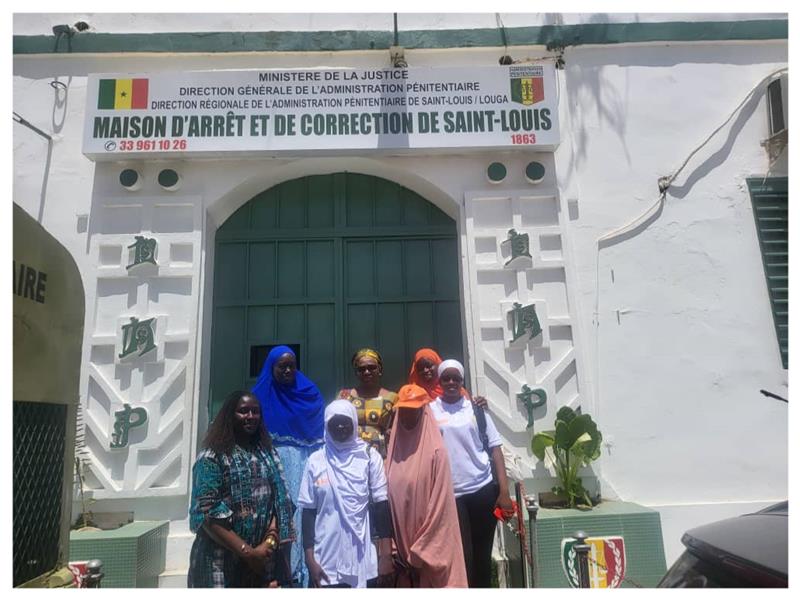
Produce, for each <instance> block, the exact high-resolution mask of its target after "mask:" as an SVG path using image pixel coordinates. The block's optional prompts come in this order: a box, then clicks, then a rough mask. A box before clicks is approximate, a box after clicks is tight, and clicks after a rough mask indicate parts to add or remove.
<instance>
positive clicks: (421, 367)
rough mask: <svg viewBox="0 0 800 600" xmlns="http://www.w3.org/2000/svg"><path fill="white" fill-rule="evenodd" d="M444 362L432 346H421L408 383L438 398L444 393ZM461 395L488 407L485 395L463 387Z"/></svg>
mask: <svg viewBox="0 0 800 600" xmlns="http://www.w3.org/2000/svg"><path fill="white" fill-rule="evenodd" d="M440 364H442V357H441V356H439V354H438V353H437V352H436V350H433V349H431V348H420V349H419V350H417V353H416V354H415V355H414V362H412V363H411V371H410V372H409V373H408V383H411V384H414V385H418V386H419V387H421V388H423V389H424V390H425V391H426V392H427V393H428V396H430V398H431V400H436V398H438V397H439V396H441V395H442V386H441V385H439V372H438V369H439V365H440ZM461 395H462V396H464V397H465V398H469V399H470V400H472V401H473V402H474V403H475V404H477V405H478V406H480V407H481V408H483V409H488V402H487V401H486V398H484V397H483V396H475V397H474V398H473V397H472V396H471V395H470V393H469V392H468V391H467V388H463V387H462V388H461Z"/></svg>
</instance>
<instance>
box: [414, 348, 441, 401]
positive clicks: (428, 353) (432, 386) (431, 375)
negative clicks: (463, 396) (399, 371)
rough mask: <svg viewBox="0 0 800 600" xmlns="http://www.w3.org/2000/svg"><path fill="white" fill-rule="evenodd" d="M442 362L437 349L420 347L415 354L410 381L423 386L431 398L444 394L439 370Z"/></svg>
mask: <svg viewBox="0 0 800 600" xmlns="http://www.w3.org/2000/svg"><path fill="white" fill-rule="evenodd" d="M441 363H442V357H441V356H439V355H438V354H437V353H436V350H432V349H430V348H420V349H419V350H417V353H416V354H415V355H414V362H413V363H411V371H410V372H409V374H408V383H411V384H414V385H418V386H419V387H421V388H423V389H424V390H425V391H426V392H427V393H428V396H429V397H430V398H431V399H433V398H438V397H439V396H441V395H442V387H441V386H440V385H439V373H438V372H437V369H438V368H439V365H440V364H441Z"/></svg>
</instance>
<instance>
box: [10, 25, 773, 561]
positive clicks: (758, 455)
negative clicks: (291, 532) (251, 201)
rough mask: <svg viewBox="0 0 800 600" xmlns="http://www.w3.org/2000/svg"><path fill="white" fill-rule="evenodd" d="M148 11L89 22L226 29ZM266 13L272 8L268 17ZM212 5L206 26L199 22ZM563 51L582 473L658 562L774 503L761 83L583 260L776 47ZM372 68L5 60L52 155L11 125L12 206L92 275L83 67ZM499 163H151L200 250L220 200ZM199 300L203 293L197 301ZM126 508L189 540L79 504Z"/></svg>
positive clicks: (198, 401)
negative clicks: (629, 504) (594, 450)
mask: <svg viewBox="0 0 800 600" xmlns="http://www.w3.org/2000/svg"><path fill="white" fill-rule="evenodd" d="M73 17H74V20H78V19H79V18H88V16H87V15H71V16H69V15H37V16H36V18H33V17H31V16H30V15H17V16H16V17H15V24H14V26H15V33H17V34H23V33H24V34H32V33H49V28H50V26H51V25H52V24H58V23H62V22H74V20H73ZM151 17H152V16H147V17H144V16H140V17H136V18H134V17H133V16H131V15H115V18H112V17H111V16H109V15H106V16H105V17H104V18H107V19H108V21H107V22H108V23H109V24H110V23H114V24H115V25H114V26H115V27H118V29H115V31H125V30H126V27H127V28H133V29H130V30H131V31H157V30H159V29H158V28H157V27H156V25H158V27H161V26H163V27H164V29H161V30H172V31H175V30H178V28H179V27H191V28H196V29H195V30H202V29H203V28H204V27H206V28H207V29H213V30H220V29H222V28H221V27H220V26H215V27H208V26H205V25H204V20H203V19H202V18H200V19H198V20H197V21H194V20H191V21H190V20H187V19H186V18H185V17H182V18H181V19H179V20H178V21H180V25H179V24H178V21H169V20H164V19H161V20H159V22H158V24H156V22H155V21H148V19H151ZM268 17H270V18H274V19H278V17H279V15H268ZM290 17H291V18H290ZM383 17H387V19H388V18H389V17H390V15H389V16H387V15H382V16H381V18H383ZM518 17H519V18H520V19H522V20H521V21H520V22H514V20H511V19H506V18H505V17H504V22H505V24H506V26H514V25H535V24H541V23H540V21H538V20H537V19H538V18H539V17H538V16H536V18H533V17H532V18H530V19H528V20H524V19H523V16H522V15H518ZM219 18H220V17H218V16H217V15H214V16H213V17H209V19H210V20H211V22H213V23H215V24H216V23H218V21H216V19H219ZM265 18H266V17H265ZM282 18H283V17H282ZM285 18H286V19H287V20H286V21H281V23H283V24H284V25H283V26H285V27H286V28H288V29H297V30H301V29H303V26H302V25H301V24H300V22H301V21H303V20H304V19H308V22H307V28H308V29H342V28H350V27H353V28H355V27H356V26H355V25H345V24H344V23H351V22H356V23H360V22H363V23H368V22H369V23H372V21H370V20H369V19H375V18H377V17H376V16H374V15H373V16H355V15H338V16H337V19H332V18H331V19H328V20H326V19H325V16H324V15H316V16H313V17H311V16H304V17H299V16H297V15H290V16H286V17H285ZM429 18H430V20H429V21H425V19H423V18H422V17H420V19H421V20H420V23H421V24H420V25H415V28H423V25H422V23H428V25H429V26H439V25H437V24H441V23H446V26H447V27H451V26H452V27H459V26H461V27H463V26H466V25H465V24H464V23H467V22H473V21H472V19H479V18H480V19H483V20H482V21H480V24H478V25H476V26H481V27H491V26H493V18H492V19H489V20H491V21H492V22H491V23H489V22H486V23H484V21H485V20H486V19H487V17H486V16H485V15H483V16H481V15H468V16H463V20H460V19H455V18H454V19H448V20H446V21H437V19H438V17H435V16H430V17H429ZM576 18H577V17H576ZM581 18H584V17H581ZM585 18H587V19H588V17H585ZM699 18H700V17H699ZM142 19H144V20H142ZM340 19H341V20H340ZM360 19H364V21H360ZM721 19H722V17H720V18H718V19H715V20H721ZM669 20H678V19H672V18H670V19H669ZM90 22H91V21H90ZM98 22H101V21H98ZM267 22H268V21H267ZM276 22H277V21H276ZM401 22H402V21H401ZM145 23H146V26H145ZM168 23H169V24H168ZM187 23H191V25H189V24H187ZM230 23H231V24H230V28H233V29H236V30H246V27H245V26H244V24H242V26H238V25H239V24H240V22H239V21H238V20H232V21H231V22H230ZM248 23H252V21H248ZM93 24H94V23H93ZM390 24H391V23H390V22H389V25H390ZM248 26H249V25H248ZM252 26H253V27H255V28H257V29H261V30H264V29H269V28H276V27H277V26H275V25H273V26H267V25H259V26H258V27H256V26H255V25H252ZM442 26H444V25H442ZM108 27H109V29H107V30H111V25H109V26H108ZM369 28H378V27H377V25H370V27H369ZM526 51H529V52H531V53H533V52H539V53H540V54H541V53H542V49H541V48H538V49H537V48H530V49H520V54H524V53H525V52H526ZM515 53H516V51H515ZM531 55H533V54H531ZM537 55H539V54H537ZM407 58H409V60H410V62H412V64H414V65H420V66H422V65H446V64H451V65H459V64H487V65H489V64H496V61H497V52H496V51H488V50H482V49H472V50H462V51H458V50H456V51H453V50H437V51H416V52H414V53H413V54H408V53H407ZM565 60H566V69H565V70H564V71H562V72H560V83H561V87H560V91H561V126H562V145H561V147H560V148H559V150H558V151H557V152H556V154H555V171H556V173H557V175H558V186H559V190H560V193H561V196H562V197H563V198H564V200H565V202H567V203H568V204H569V206H570V207H571V208H570V215H569V223H568V225H567V226H568V229H569V236H570V240H571V247H572V255H573V261H574V262H573V274H574V280H575V283H576V285H575V289H574V292H573V293H575V295H576V300H577V304H576V310H577V315H578V317H577V322H578V323H577V327H579V328H580V331H581V336H580V337H581V340H582V344H583V346H584V347H583V348H581V352H582V353H583V354H584V356H585V362H586V364H587V369H586V370H585V373H584V375H583V376H584V377H585V385H586V386H587V389H586V390H585V396H584V397H585V402H586V405H587V406H590V407H591V412H592V414H593V415H594V417H595V419H596V420H597V422H598V424H599V425H600V428H601V430H602V431H603V433H604V437H605V441H606V444H605V446H604V450H603V456H602V458H601V461H600V463H599V465H598V466H597V467H596V469H595V471H596V472H599V473H601V474H602V476H603V480H604V487H603V493H604V495H606V496H607V497H614V496H618V497H620V498H622V499H624V500H630V501H635V502H639V503H642V504H646V505H650V506H653V507H655V508H657V509H658V510H660V511H661V512H662V524H663V526H664V537H665V547H666V548H667V562H668V564H669V563H670V562H671V561H672V560H674V558H675V557H676V556H677V554H678V553H679V550H680V547H679V544H678V543H677V542H678V540H679V538H680V534H681V533H682V532H683V531H684V530H685V529H686V528H687V527H690V526H693V525H695V524H699V523H701V522H705V521H708V520H715V519H716V518H717V517H719V518H723V517H725V516H729V514H732V513H735V512H737V511H739V507H740V506H741V507H742V508H743V510H741V511H740V512H746V511H749V510H751V507H759V508H760V507H761V506H763V505H764V504H767V503H769V502H772V501H777V500H779V499H782V498H785V497H786V496H787V494H788V490H787V430H786V426H787V418H786V417H787V407H786V405H785V404H782V403H777V402H774V401H770V400H767V399H765V398H763V397H762V396H761V395H760V394H759V393H758V390H759V389H761V388H764V389H768V390H771V391H773V392H776V393H778V394H781V395H784V396H785V395H786V385H787V373H786V371H784V370H783V369H782V368H781V365H780V359H779V355H778V352H777V344H776V341H775V334H774V327H773V324H772V316H771V313H770V306H769V299H768V297H767V292H766V287H765V284H764V277H763V270H762V267H761V258H760V255H759V249H758V241H757V237H756V232H755V227H754V224H753V217H752V210H751V205H750V199H749V196H748V193H747V188H746V184H745V181H744V179H745V178H746V177H749V176H756V175H765V174H766V172H767V168H768V165H767V161H766V154H765V152H764V150H763V149H762V148H761V147H760V146H759V142H760V140H762V139H763V138H764V137H766V115H765V107H764V102H763V96H759V97H757V98H756V100H755V101H754V102H752V103H750V104H748V105H746V106H745V107H744V108H743V109H742V111H741V112H740V113H739V116H736V117H734V119H733V120H732V122H731V124H729V126H728V127H726V128H723V129H722V130H721V131H720V133H719V134H717V136H716V137H715V138H713V139H712V140H711V141H710V142H709V144H708V145H707V146H706V147H705V148H704V149H702V150H701V151H699V152H698V154H697V155H696V156H695V158H694V159H693V161H692V162H690V163H689V164H688V165H687V167H686V168H685V170H684V171H683V173H682V174H681V175H680V176H679V177H678V178H677V179H676V180H675V182H674V184H673V187H672V190H671V193H670V194H669V195H668V197H667V201H666V204H665V206H664V208H663V210H662V212H661V213H660V215H659V216H658V218H656V219H655V220H654V222H653V223H651V224H650V225H649V227H647V228H646V229H644V231H642V232H640V233H638V234H637V235H634V236H630V237H629V238H628V239H626V240H624V241H622V242H620V243H618V244H615V245H612V246H609V247H606V248H604V249H602V250H601V251H600V253H599V267H598V262H597V261H598V251H597V244H596V240H597V238H598V237H600V236H601V235H603V234H605V233H607V232H609V231H611V230H613V229H616V228H617V227H620V226H621V225H624V224H625V223H627V222H629V221H631V220H632V219H634V218H635V217H637V216H638V215H640V214H641V213H642V212H644V211H645V210H646V209H647V208H648V207H650V206H651V205H652V204H653V203H654V202H655V201H656V199H657V196H658V190H657V183H656V182H657V179H658V177H660V176H662V175H667V174H669V173H671V172H672V171H673V170H674V169H676V168H677V167H678V166H679V165H680V164H681V163H682V162H683V161H684V159H685V158H686V157H687V156H688V154H689V153H690V152H691V151H692V150H693V149H694V148H695V147H696V146H697V145H699V143H700V142H701V141H703V140H704V139H705V138H706V137H707V136H708V135H709V134H710V133H711V132H712V131H713V130H714V129H715V128H716V127H717V126H718V125H720V124H721V123H722V122H723V121H724V120H725V119H726V118H727V117H728V115H729V114H730V113H731V111H733V109H734V108H735V107H736V106H737V105H738V104H739V102H740V101H741V100H742V99H743V98H744V97H745V95H746V94H747V92H748V91H749V90H750V88H751V87H752V86H753V85H755V84H756V83H757V82H758V81H759V80H761V79H762V77H764V76H765V75H766V74H768V73H769V72H771V71H772V70H774V69H776V68H779V67H782V66H785V65H786V61H787V55H786V43H785V42H759V43H755V42H752V43H727V44H723V43H718V44H669V45H666V44H654V45H651V46H642V45H638V46H637V47H636V48H635V50H632V49H631V48H629V47H625V46H613V47H578V48H569V49H567V51H566V53H565ZM386 62H387V57H386V56H385V52H360V53H346V54H341V55H336V54H334V55H331V54H325V55H309V54H284V55H269V56H264V55H237V56H191V57H179V56H163V57H160V56H152V55H151V56H142V57H131V56H128V57H122V56H119V57H117V56H58V57H32V56H19V57H15V58H14V88H13V110H14V111H16V112H18V113H19V114H21V115H22V117H24V118H25V119H27V120H29V121H30V122H32V123H33V124H34V125H36V126H37V127H39V128H41V129H43V130H45V131H47V132H48V133H52V134H54V139H53V143H52V147H51V150H50V152H49V154H48V144H47V142H46V140H44V139H42V138H41V137H39V136H37V135H36V134H35V133H34V132H32V131H30V130H29V129H27V128H25V127H23V126H21V125H19V124H14V127H13V134H14V157H13V168H14V200H15V201H16V202H18V203H19V204H21V205H22V206H23V208H25V210H27V211H28V212H29V213H30V214H31V215H32V216H34V217H36V218H38V219H39V221H40V222H41V223H42V224H43V225H44V226H45V227H46V228H47V229H48V230H49V231H51V232H52V233H53V234H54V235H55V236H56V237H57V238H58V239H59V241H61V242H62V243H63V244H64V245H65V246H66V247H67V248H68V249H69V250H70V252H71V253H72V254H73V256H74V257H75V260H76V262H77V264H78V266H79V268H80V270H81V273H82V274H83V276H84V281H85V283H86V277H87V274H88V273H90V272H91V271H92V268H93V265H92V264H91V260H90V254H89V248H88V241H87V233H86V226H85V223H83V221H82V219H81V218H80V215H88V214H89V213H90V208H91V198H92V194H93V188H94V183H93V180H94V171H95V166H94V165H93V164H92V163H91V162H90V161H88V160H87V159H85V158H84V157H83V156H82V155H81V154H80V147H81V132H82V124H83V110H84V103H85V93H86V90H85V83H86V79H85V76H86V74H87V73H90V72H126V71H139V72H146V71H163V70H175V69H213V68H255V67H261V68H264V67H278V66H280V67H295V66H332V67H336V66H358V67H363V66H383V65H385V64H386ZM53 78H57V79H58V80H59V81H62V82H64V83H65V84H66V85H67V93H66V94H63V93H59V94H58V95H57V93H56V90H55V89H54V88H53V87H51V85H50V82H51V81H52V80H53ZM498 158H499V159H501V160H503V161H504V162H505V163H506V165H507V166H508V167H509V174H510V175H509V179H508V180H507V181H506V182H505V183H504V184H502V185H503V186H505V188H506V189H515V188H519V187H520V186H522V185H524V183H523V182H522V181H521V178H519V176H512V175H511V174H513V173H518V172H519V168H520V166H522V167H523V168H524V165H525V164H526V163H527V162H528V161H529V160H531V158H530V156H528V155H526V154H525V153H522V152H519V153H511V154H508V153H507V154H505V155H503V156H496V155H492V156H490V155H480V154H472V155H465V156H439V157H435V158H429V157H410V156H406V157H391V158H382V159H372V158H369V157H363V158H361V159H348V160H347V161H342V160H339V159H324V158H318V159H286V160H277V161H271V162H270V164H269V165H265V164H264V162H263V161H260V162H251V161H235V162H226V161H219V162H205V163H198V162H188V161H173V162H170V163H168V164H167V163H164V166H173V167H175V168H178V170H180V171H181V172H182V174H183V175H184V182H185V184H184V187H183V188H182V192H183V193H186V194H195V195H196V196H197V197H198V198H200V199H201V202H202V203H203V206H204V207H205V208H206V209H207V211H208V213H207V216H208V224H207V225H203V228H204V231H205V237H204V239H205V242H204V244H205V247H206V249H208V248H210V247H211V246H213V239H212V237H211V236H210V235H209V234H211V233H212V232H213V230H214V228H215V227H216V226H217V225H218V224H219V223H221V222H222V221H224V219H225V218H226V217H227V216H228V215H229V214H231V212H232V211H233V210H235V209H236V208H237V207H238V206H239V205H240V204H241V203H242V202H244V201H246V200H247V199H248V198H249V197H251V196H252V195H253V194H255V193H256V192H258V191H260V190H261V189H264V188H265V187H269V186H270V185H273V184H274V183H277V182H279V181H282V180H285V179H290V178H292V177H295V176H301V175H308V174H312V173H320V172H331V171H335V170H339V169H341V168H342V165H344V164H346V165H347V166H348V167H349V168H355V169H358V170H362V171H363V172H366V173H372V174H376V175H380V176H385V177H388V178H390V179H393V180H396V181H398V182H400V183H402V184H404V185H408V186H409V187H411V188H412V189H415V190H416V191H418V192H419V193H421V194H422V195H423V196H425V197H427V198H428V199H430V200H431V201H433V202H434V203H436V204H437V205H439V206H440V207H441V208H443V210H445V212H447V213H448V214H450V215H451V216H456V215H457V214H458V212H457V209H458V204H459V203H460V202H461V200H462V199H463V195H464V191H465V190H475V189H481V188H485V186H486V183H485V167H486V165H487V164H488V162H489V161H490V159H491V160H494V159H498ZM155 168H156V165H153V166H152V168H150V171H154V170H155ZM772 174H776V175H783V174H785V172H781V171H780V170H778V171H776V172H774V173H772ZM514 177H516V179H515V178H514ZM573 209H574V211H573ZM573 212H574V214H573ZM203 258H204V260H205V262H204V264H203V266H202V269H203V272H204V273H205V274H206V275H211V265H212V264H213V261H209V260H208V257H206V256H205V255H204V256H203ZM201 283H202V285H203V286H204V288H205V290H206V292H207V291H208V290H210V289H211V287H210V286H211V282H210V277H209V278H208V279H206V280H204V281H202V282H201ZM467 302H468V301H467ZM596 302H597V304H598V307H599V312H598V314H597V319H595V316H594V310H595V303H596ZM203 308H204V301H201V305H200V306H199V307H198V310H201V311H202V309H203ZM617 311H619V317H618V316H617V315H618V312H617ZM200 314H201V315H202V313H200ZM596 322H597V323H599V327H597V326H596ZM208 335H209V331H208V328H207V327H205V328H204V331H203V332H202V333H201V335H200V336H198V337H200V338H202V339H201V341H200V346H199V353H200V356H198V357H197V361H196V364H197V365H198V369H199V372H198V373H197V375H198V377H197V378H196V380H197V383H196V384H195V386H194V387H195V392H194V393H195V397H194V399H193V402H194V406H195V407H196V408H197V407H199V406H203V405H204V404H205V403H206V402H207V398H205V397H204V393H205V392H204V391H203V390H204V389H205V387H207V385H204V383H203V382H204V381H207V380H206V379H205V375H204V374H203V369H207V368H208V362H207V353H204V352H203V348H204V347H206V346H207V341H208V340H207V338H208ZM546 424H547V423H546V421H545V422H543V423H542V426H545V425H546ZM537 427H538V425H537ZM754 437H755V438H756V439H757V442H753V438H754ZM194 443H195V440H192V444H193V445H194ZM745 482H746V483H745ZM123 505H124V507H135V508H136V511H137V518H148V517H147V516H145V515H153V517H150V518H155V515H157V514H160V513H159V511H160V510H162V509H165V510H166V511H167V512H168V513H169V518H170V519H172V520H173V523H174V524H175V526H176V528H177V529H178V530H180V531H181V535H183V536H185V535H187V534H186V528H185V522H184V521H182V519H184V518H185V508H184V507H185V506H186V498H185V497H175V498H174V499H169V500H165V501H164V502H161V501H159V500H157V499H150V498H145V499H139V500H125V501H119V502H112V501H101V502H99V503H98V504H97V505H96V506H95V507H93V510H103V509H106V510H125V509H126V508H124V507H123V508H120V507H121V506H123ZM717 509H718V510H717ZM173 566H174V565H173Z"/></svg>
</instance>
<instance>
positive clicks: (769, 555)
mask: <svg viewBox="0 0 800 600" xmlns="http://www.w3.org/2000/svg"><path fill="white" fill-rule="evenodd" d="M788 517H789V502H781V503H779V504H775V505H773V506H770V507H768V508H765V509H764V510H760V511H758V512H755V513H751V514H747V515H742V516H739V517H734V518H732V519H725V520H723V521H717V522H716V523H710V524H708V525H702V526H700V527H695V528H694V529H690V530H689V531H687V532H686V533H684V534H683V537H682V538H681V542H683V545H684V546H686V551H685V552H684V553H683V554H681V556H680V557H679V558H678V560H677V561H675V564H673V565H672V567H671V568H670V570H669V571H667V574H666V575H664V577H663V578H662V579H661V581H660V582H659V584H658V587H666V588H690V587H788V584H789V559H788V553H789V518H788Z"/></svg>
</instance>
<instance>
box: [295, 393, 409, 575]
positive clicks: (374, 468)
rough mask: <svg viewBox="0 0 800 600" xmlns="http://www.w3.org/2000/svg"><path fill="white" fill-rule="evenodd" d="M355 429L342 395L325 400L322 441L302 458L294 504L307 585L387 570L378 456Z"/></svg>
mask: <svg viewBox="0 0 800 600" xmlns="http://www.w3.org/2000/svg"><path fill="white" fill-rule="evenodd" d="M357 431H358V415H357V413H356V409H355V407H354V406H353V405H352V404H351V403H350V402H348V401H347V400H335V401H333V402H331V403H330V404H329V405H328V406H327V407H326V408H325V445H324V446H323V447H322V448H320V449H319V450H317V451H316V452H314V453H313V454H312V455H311V456H310V457H309V459H308V462H307V463H306V468H305V471H304V473H303V479H302V481H301V483H300V493H299V496H298V506H299V507H300V508H301V509H302V511H303V516H302V527H303V549H304V552H305V559H306V565H307V566H308V573H309V586H310V587H373V586H375V585H377V583H378V581H377V578H378V577H379V575H380V576H382V577H384V576H389V575H391V573H392V571H393V569H392V560H391V516H390V512H389V503H388V500H387V492H386V476H385V474H384V471H383V460H382V459H381V456H380V454H378V452H376V451H375V450H373V449H371V448H370V447H369V446H368V445H367V444H366V443H365V442H363V441H362V440H360V439H358V436H357ZM370 491H371V495H372V502H373V504H374V509H373V512H374V514H375V518H376V523H374V524H371V523H370V514H369V503H370ZM371 531H374V532H375V536H374V537H375V538H376V539H377V546H378V552H376V548H375V545H373V543H372V538H373V535H372V534H371ZM368 584H369V586H368Z"/></svg>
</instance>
